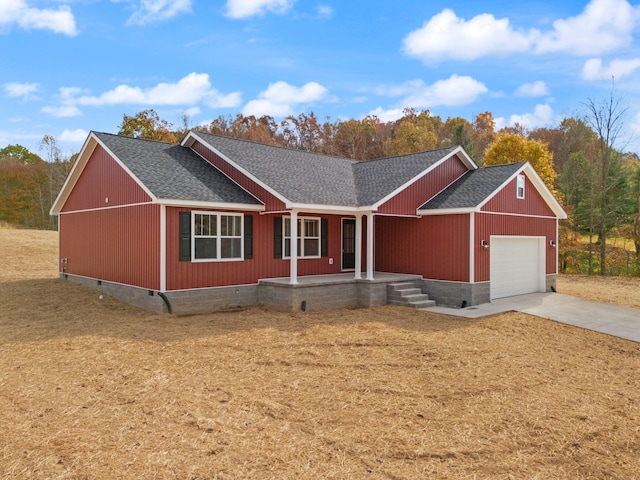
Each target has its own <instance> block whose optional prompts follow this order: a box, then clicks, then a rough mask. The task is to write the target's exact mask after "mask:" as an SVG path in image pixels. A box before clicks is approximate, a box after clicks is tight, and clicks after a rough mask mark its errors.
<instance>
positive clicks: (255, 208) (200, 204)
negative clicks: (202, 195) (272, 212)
mask: <svg viewBox="0 0 640 480" xmlns="http://www.w3.org/2000/svg"><path fill="white" fill-rule="evenodd" d="M153 203H157V204H159V205H165V206H167V207H185V208H206V209H215V210H245V211H251V212H264V209H265V208H264V205H255V204H249V203H226V202H205V201H201V200H175V199H170V198H159V199H156V200H154V201H153Z"/></svg>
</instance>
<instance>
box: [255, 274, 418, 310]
mask: <svg viewBox="0 0 640 480" xmlns="http://www.w3.org/2000/svg"><path fill="white" fill-rule="evenodd" d="M370 276H371V277H372V278H370V279H362V278H354V274H353V273H341V274H332V275H308V276H301V277H297V281H296V283H291V279H290V278H289V277H283V278H266V279H261V280H259V281H258V291H259V303H260V304H261V305H264V306H266V307H271V308H276V309H281V310H287V311H307V310H324V309H336V308H353V307H373V306H376V305H385V304H386V303H387V285H389V284H392V283H398V282H408V281H416V282H420V281H422V277H421V276H420V275H408V274H400V273H388V272H371V274H370Z"/></svg>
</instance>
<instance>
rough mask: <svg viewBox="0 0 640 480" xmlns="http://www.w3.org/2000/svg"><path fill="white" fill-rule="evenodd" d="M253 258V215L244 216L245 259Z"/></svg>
mask: <svg viewBox="0 0 640 480" xmlns="http://www.w3.org/2000/svg"><path fill="white" fill-rule="evenodd" d="M252 258H253V215H245V216H244V259H245V260H250V259H252Z"/></svg>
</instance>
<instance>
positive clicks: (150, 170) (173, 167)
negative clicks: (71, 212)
mask: <svg viewBox="0 0 640 480" xmlns="http://www.w3.org/2000/svg"><path fill="white" fill-rule="evenodd" d="M97 145H101V146H102V147H103V148H104V149H105V150H106V151H107V152H108V153H109V154H110V155H111V157H112V158H113V159H114V160H115V161H116V162H117V163H118V164H119V165H120V166H121V167H122V168H123V169H124V170H125V171H126V172H127V173H128V174H129V176H130V177H131V178H133V179H134V180H135V181H136V182H137V184H138V185H140V186H141V187H142V188H143V189H144V190H145V192H147V194H148V195H149V196H150V197H151V199H152V201H153V202H155V203H163V202H164V201H167V200H169V201H178V202H179V201H184V202H203V203H213V204H219V203H225V204H226V203H230V204H242V205H256V206H257V205H261V203H260V201H259V200H257V199H256V198H255V197H254V196H252V195H251V194H249V193H248V192H246V191H245V190H243V189H242V188H240V187H239V186H238V185H237V184H235V183H234V182H233V181H231V180H230V179H229V178H227V177H226V176H225V175H223V174H222V173H221V172H219V171H218V170H217V169H215V168H214V167H212V166H211V165H210V164H209V163H208V162H207V161H206V160H204V159H203V158H201V157H200V156H199V155H197V154H196V153H195V152H193V151H191V150H190V149H186V148H183V147H181V146H179V145H174V144H170V143H165V142H157V141H153V140H144V139H137V138H131V137H125V136H121V135H112V134H108V133H99V132H91V133H90V134H89V137H88V139H87V141H86V142H85V145H84V146H83V148H82V150H81V152H80V155H79V156H78V160H77V161H76V163H75V164H74V166H73V168H72V170H71V173H70V174H69V177H68V178H67V181H66V182H65V184H64V186H63V188H62V190H61V192H60V194H59V195H58V198H57V199H56V201H55V202H54V205H53V207H52V209H51V212H52V213H53V214H56V213H59V212H60V211H61V209H62V207H63V205H64V203H65V202H66V200H67V198H68V197H69V195H70V193H71V191H72V190H73V188H74V186H75V184H76V182H77V181H78V179H79V178H80V176H81V174H82V171H83V170H84V168H85V167H86V165H87V162H88V161H89V159H90V157H91V154H92V153H93V151H94V149H95V148H96V146H97Z"/></svg>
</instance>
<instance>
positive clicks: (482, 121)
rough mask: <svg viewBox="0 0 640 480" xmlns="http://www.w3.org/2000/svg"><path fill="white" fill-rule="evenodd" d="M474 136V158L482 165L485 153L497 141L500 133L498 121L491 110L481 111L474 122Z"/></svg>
mask: <svg viewBox="0 0 640 480" xmlns="http://www.w3.org/2000/svg"><path fill="white" fill-rule="evenodd" d="M473 136H474V142H473V143H474V146H475V149H474V150H475V151H474V154H475V156H474V160H475V161H476V162H477V163H478V164H479V165H482V164H483V162H484V155H485V152H486V150H487V148H489V145H491V144H492V143H493V142H495V141H496V139H497V137H498V135H497V134H496V121H495V120H494V119H493V115H492V114H491V112H484V113H479V114H478V115H476V118H475V120H474V122H473Z"/></svg>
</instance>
